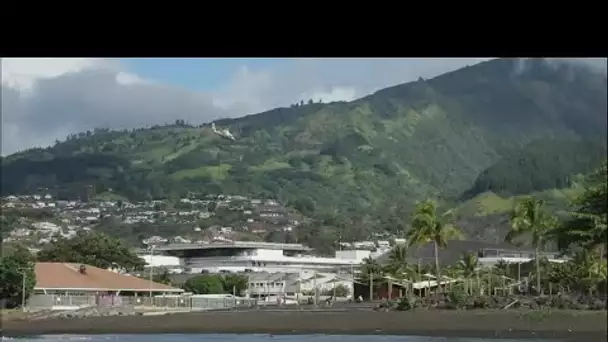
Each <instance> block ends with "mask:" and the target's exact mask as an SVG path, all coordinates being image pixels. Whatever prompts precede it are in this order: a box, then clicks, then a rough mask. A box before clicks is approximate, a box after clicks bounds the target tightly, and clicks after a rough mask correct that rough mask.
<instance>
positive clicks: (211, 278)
mask: <svg viewBox="0 0 608 342" xmlns="http://www.w3.org/2000/svg"><path fill="white" fill-rule="evenodd" d="M184 290H186V291H188V292H192V293H194V294H216V293H224V284H223V283H222V279H221V278H220V277H219V276H218V275H214V274H203V275H200V276H196V277H193V278H190V279H188V280H186V282H185V283H184Z"/></svg>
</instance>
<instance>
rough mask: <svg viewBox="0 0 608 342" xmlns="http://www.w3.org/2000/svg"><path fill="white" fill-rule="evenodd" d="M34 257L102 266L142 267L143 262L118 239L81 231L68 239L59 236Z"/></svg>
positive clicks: (134, 268)
mask: <svg viewBox="0 0 608 342" xmlns="http://www.w3.org/2000/svg"><path fill="white" fill-rule="evenodd" d="M38 260H40V261H52V262H72V263H81V264H86V265H91V266H95V267H99V268H103V269H108V268H113V267H118V268H121V269H124V270H126V271H136V270H137V271H139V270H143V267H144V265H145V262H144V260H143V259H141V258H139V257H138V256H137V255H136V254H135V253H133V252H132V251H131V250H130V249H129V248H128V247H127V246H126V245H125V244H124V243H123V242H122V241H121V240H120V239H117V238H114V237H111V236H109V235H106V234H103V233H81V234H79V235H77V236H76V237H74V238H72V239H68V238H64V237H59V238H58V239H57V240H56V241H55V242H54V243H53V244H49V246H48V247H47V248H45V249H43V250H42V251H40V253H38Z"/></svg>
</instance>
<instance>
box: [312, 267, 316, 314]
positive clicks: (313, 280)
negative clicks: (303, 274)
mask: <svg viewBox="0 0 608 342" xmlns="http://www.w3.org/2000/svg"><path fill="white" fill-rule="evenodd" d="M312 286H313V288H314V304H315V306H317V271H316V270H315V271H314V272H313V274H312Z"/></svg>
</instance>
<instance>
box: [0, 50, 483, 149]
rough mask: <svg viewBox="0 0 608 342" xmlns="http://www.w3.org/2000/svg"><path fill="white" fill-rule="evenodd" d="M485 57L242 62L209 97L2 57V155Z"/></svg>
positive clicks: (254, 107)
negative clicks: (73, 136) (94, 132)
mask: <svg viewBox="0 0 608 342" xmlns="http://www.w3.org/2000/svg"><path fill="white" fill-rule="evenodd" d="M485 59H487V58H468V59H294V60H291V61H288V62H287V63H281V64H280V65H279V66H276V67H274V68H268V69H262V70H252V69H251V68H249V67H248V66H247V65H243V66H242V68H240V69H239V70H236V71H235V74H234V75H233V77H232V78H230V79H227V80H226V83H225V84H224V85H223V86H221V87H218V88H217V89H216V90H214V91H212V92H196V91H193V90H189V89H185V88H180V87H175V86H170V85H167V84H163V83H161V82H160V80H149V79H146V78H145V75H135V74H132V73H130V72H129V70H126V69H125V68H124V66H123V65H121V64H120V63H118V62H117V61H115V60H104V59H84V58H79V59H51V58H47V59H4V60H2V153H3V154H6V153H12V152H15V151H17V150H20V149H24V148H29V147H33V146H45V145H48V144H50V143H52V142H53V141H54V140H55V139H63V138H65V137H66V136H67V135H68V134H70V133H76V132H79V131H83V130H87V129H93V128H96V127H110V128H132V127H138V126H146V125H152V124H162V123H165V122H173V121H174V120H175V119H184V120H186V121H189V122H191V123H200V122H208V121H210V120H215V119H217V118H220V117H236V116H243V115H247V114H253V113H257V112H260V111H263V110H267V109H271V108H274V107H277V106H289V105H290V104H292V103H295V102H296V101H299V100H304V101H307V100H308V99H311V98H312V99H313V100H314V101H315V102H316V101H318V100H319V99H322V100H323V102H330V101H340V100H346V101H348V100H353V99H355V98H357V97H361V96H365V95H367V94H369V93H372V92H374V91H376V90H378V89H381V88H384V87H386V86H390V85H395V84H399V83H403V82H408V81H412V80H415V79H417V78H418V77H424V78H430V77H433V76H435V75H438V74H441V73H443V72H446V71H450V70H453V69H457V68H459V67H462V66H465V65H472V64H475V63H477V62H479V61H481V60H485ZM202 76H204V75H202Z"/></svg>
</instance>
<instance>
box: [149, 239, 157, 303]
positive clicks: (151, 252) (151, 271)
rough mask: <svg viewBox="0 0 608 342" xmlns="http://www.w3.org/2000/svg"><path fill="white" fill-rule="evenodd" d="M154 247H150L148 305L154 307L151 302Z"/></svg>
mask: <svg viewBox="0 0 608 342" xmlns="http://www.w3.org/2000/svg"><path fill="white" fill-rule="evenodd" d="M155 247H156V246H155V245H151V246H150V305H151V306H154V305H153V304H154V303H153V301H152V285H153V277H154V263H153V261H152V259H153V258H154V248H155Z"/></svg>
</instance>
